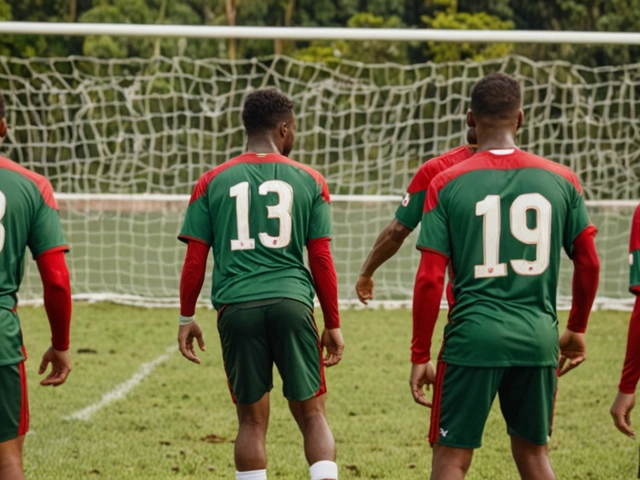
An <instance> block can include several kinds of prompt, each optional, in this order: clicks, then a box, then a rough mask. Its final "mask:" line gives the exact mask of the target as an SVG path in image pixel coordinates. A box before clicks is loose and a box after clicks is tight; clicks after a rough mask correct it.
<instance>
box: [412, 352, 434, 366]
mask: <svg viewBox="0 0 640 480" xmlns="http://www.w3.org/2000/svg"><path fill="white" fill-rule="evenodd" d="M429 361H431V355H430V354H429V353H428V352H427V353H417V352H411V363H412V364H414V365H422V364H423V363H427V362H429Z"/></svg>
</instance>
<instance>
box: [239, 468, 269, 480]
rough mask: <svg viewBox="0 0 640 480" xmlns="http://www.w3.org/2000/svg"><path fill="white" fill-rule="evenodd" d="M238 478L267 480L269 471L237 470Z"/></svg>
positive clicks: (243, 479) (242, 479)
mask: <svg viewBox="0 0 640 480" xmlns="http://www.w3.org/2000/svg"><path fill="white" fill-rule="evenodd" d="M236 480H267V471H266V470H251V471H250V472H236Z"/></svg>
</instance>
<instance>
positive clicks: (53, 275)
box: [42, 268, 70, 292]
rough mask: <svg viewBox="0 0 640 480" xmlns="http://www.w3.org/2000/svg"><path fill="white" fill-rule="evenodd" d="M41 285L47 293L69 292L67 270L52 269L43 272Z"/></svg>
mask: <svg viewBox="0 0 640 480" xmlns="http://www.w3.org/2000/svg"><path fill="white" fill-rule="evenodd" d="M42 284H43V285H44V287H45V290H46V291H49V292H68V291H69V285H70V280H69V270H67V269H66V268H54V269H50V270H47V271H46V272H43V275H42Z"/></svg>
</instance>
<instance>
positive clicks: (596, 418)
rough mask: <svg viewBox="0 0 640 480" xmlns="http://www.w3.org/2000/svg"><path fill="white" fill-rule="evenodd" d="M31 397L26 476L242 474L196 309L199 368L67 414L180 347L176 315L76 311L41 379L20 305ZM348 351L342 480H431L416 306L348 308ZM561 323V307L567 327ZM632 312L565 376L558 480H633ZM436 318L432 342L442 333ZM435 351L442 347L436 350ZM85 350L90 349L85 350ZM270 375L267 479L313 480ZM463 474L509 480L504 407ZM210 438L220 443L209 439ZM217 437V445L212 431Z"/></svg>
mask: <svg viewBox="0 0 640 480" xmlns="http://www.w3.org/2000/svg"><path fill="white" fill-rule="evenodd" d="M20 316H21V319H22V324H23V330H24V334H25V341H26V346H27V349H28V352H29V354H30V356H31V359H30V360H29V361H28V362H27V367H28V375H29V389H30V396H31V429H32V430H33V432H34V433H32V434H30V435H28V436H27V440H26V444H25V463H26V473H27V476H28V478H30V479H46V480H50V479H62V478H64V479H87V478H89V479H90V478H108V479H141V478H150V479H165V478H167V479H173V478H234V477H233V472H234V468H233V454H232V451H233V443H232V442H233V439H234V437H235V432H236V418H235V409H234V407H233V404H232V403H231V400H230V398H229V393H228V390H227V386H226V381H225V377H224V372H223V369H222V365H221V354H220V347H219V342H218V336H217V332H216V328H215V322H214V315H213V312H210V311H207V310H200V311H199V312H198V316H199V319H200V323H201V325H202V327H203V329H204V331H205V335H206V340H207V347H208V349H207V352H206V353H202V354H201V358H202V360H203V363H202V365H200V366H196V365H194V364H191V363H188V362H187V361H186V360H185V359H183V358H182V357H181V356H180V355H179V353H178V352H177V349H176V351H175V353H173V354H172V355H171V357H170V358H169V360H168V361H166V362H164V363H162V364H160V365H159V366H158V367H157V368H156V369H155V370H154V371H153V372H152V373H151V374H150V375H149V376H148V377H147V378H145V379H144V380H143V381H142V382H141V383H140V384H139V385H138V386H137V387H136V388H135V389H133V390H132V391H131V392H130V393H129V394H128V395H127V396H126V397H125V398H124V399H122V400H119V401H115V402H113V403H111V404H110V405H108V406H107V407H105V408H103V409H102V410H100V411H99V412H97V413H96V414H95V415H94V416H93V417H92V418H91V419H90V420H88V421H79V420H64V419H63V417H64V416H66V415H69V414H71V413H72V412H74V411H77V410H80V409H82V408H85V407H86V406H88V405H91V404H93V403H95V402H97V401H99V400H100V398H101V397H102V395H103V394H104V393H106V392H108V391H110V390H111V389H113V388H114V387H115V386H116V385H118V384H120V383H122V382H124V381H126V380H127V379H129V378H130V377H131V376H132V375H133V374H134V373H135V372H136V371H138V369H139V368H140V365H141V364H143V363H145V362H150V361H152V360H154V359H156V358H158V357H159V356H161V355H162V354H164V353H165V351H166V349H167V348H168V347H169V346H171V345H172V344H174V342H175V340H174V339H175V336H176V333H177V326H176V323H177V321H176V320H177V319H176V316H177V312H176V311H174V310H146V309H136V308H129V307H121V306H114V305H108V304H93V305H90V304H76V305H75V306H74V319H73V332H72V354H73V361H74V368H73V372H72V374H71V376H70V377H69V380H68V382H67V384H66V385H64V386H62V387H59V388H42V387H40V386H39V385H38V381H39V378H38V375H37V367H38V363H39V356H40V355H41V354H42V353H43V352H44V350H45V348H46V347H47V346H48V342H49V332H48V325H47V322H46V319H45V315H44V310H43V309H42V308H22V309H20ZM342 318H343V331H344V336H345V340H346V342H347V348H346V351H345V355H344V359H343V361H342V363H341V364H340V365H339V366H337V367H335V368H333V369H330V370H329V371H328V372H327V378H328V386H329V393H328V414H329V422H330V425H331V427H332V429H333V432H334V435H335V438H336V441H337V446H338V462H339V465H340V476H341V477H340V478H341V479H349V478H362V479H389V480H402V479H424V478H428V477H427V475H428V472H429V465H430V460H431V452H430V448H429V447H428V444H427V442H426V435H427V431H428V425H429V410H427V409H425V408H423V407H420V406H418V405H416V404H414V403H413V400H412V398H411V394H410V391H409V387H408V376H409V368H410V366H409V337H410V329H411V316H410V312H409V311H408V310H398V311H382V310H376V311H367V310H362V311H345V312H343V316H342ZM565 321H566V315H563V318H562V322H563V324H564V322H565ZM627 322H628V314H624V313H613V312H598V313H595V314H594V315H593V316H592V319H591V322H590V327H589V332H588V347H589V350H588V353H589V359H588V361H587V362H586V363H585V364H584V365H582V366H581V367H580V368H578V369H577V370H575V371H573V372H571V373H570V374H569V375H567V376H566V377H563V378H562V379H561V380H560V388H559V392H558V398H557V407H556V418H555V431H554V435H553V440H552V442H551V444H550V449H551V456H552V463H553V466H554V468H555V470H556V472H557V474H558V477H559V478H562V479H580V480H587V479H603V480H604V479H625V478H634V476H635V473H636V468H637V462H638V456H637V455H638V453H637V448H636V447H637V444H636V443H634V442H633V441H631V440H629V439H627V438H625V437H624V436H623V435H622V434H620V433H618V431H617V430H616V429H615V428H614V427H613V424H612V421H611V419H610V417H609V414H608V410H609V406H610V404H611V402H612V401H613V398H614V396H615V394H616V385H617V381H618V378H619V374H620V368H621V365H622V359H623V356H624V345H625V335H626V325H627ZM442 327H443V325H442V322H441V323H439V325H438V327H437V329H436V332H437V333H436V335H435V336H436V337H437V338H439V337H440V336H441V333H442ZM436 348H437V346H434V351H435V349H436ZM79 350H80V351H84V352H87V353H80V352H79ZM280 392H281V383H280V381H279V379H278V380H277V381H276V384H275V388H274V391H273V395H272V419H271V424H270V430H269V435H268V439H267V442H268V456H269V469H268V472H269V478H271V479H273V478H277V479H291V480H294V479H295V480H300V479H304V478H308V473H307V471H308V470H307V466H306V464H305V460H304V456H303V453H302V439H301V436H300V434H299V432H298V431H297V429H296V427H295V426H294V422H293V420H292V419H291V418H290V416H289V413H288V410H287V407H286V402H285V401H284V399H283V398H282V395H281V393H280ZM494 407H496V408H494V410H493V411H492V413H491V416H490V418H489V421H488V423H487V427H486V429H485V435H484V445H483V447H482V448H481V449H480V450H478V451H477V452H476V454H475V457H474V461H473V464H472V466H471V470H470V472H469V475H468V477H467V478H469V479H471V480H473V479H493V480H500V479H514V478H517V473H516V470H515V467H514V466H513V462H512V460H511V457H510V453H509V437H508V436H507V435H506V432H505V427H504V423H503V421H502V418H501V416H500V413H499V408H497V402H496V405H495V406H494ZM213 435H215V437H213ZM208 436H209V438H216V439H218V442H219V443H211V442H207V441H206V440H205V439H206V438H207V437H208Z"/></svg>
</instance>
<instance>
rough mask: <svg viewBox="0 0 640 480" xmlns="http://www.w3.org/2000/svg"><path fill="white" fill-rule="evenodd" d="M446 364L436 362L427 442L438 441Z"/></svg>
mask: <svg viewBox="0 0 640 480" xmlns="http://www.w3.org/2000/svg"><path fill="white" fill-rule="evenodd" d="M446 370H447V364H446V363H444V362H438V369H437V371H436V384H435V386H434V388H433V400H432V405H431V425H430V427H429V443H431V444H434V443H438V438H439V437H440V407H441V405H442V384H443V383H444V372H445V371H446Z"/></svg>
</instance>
